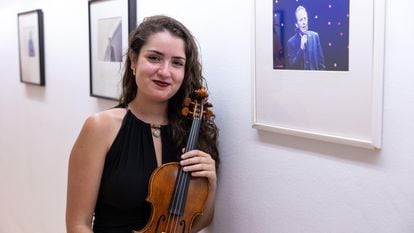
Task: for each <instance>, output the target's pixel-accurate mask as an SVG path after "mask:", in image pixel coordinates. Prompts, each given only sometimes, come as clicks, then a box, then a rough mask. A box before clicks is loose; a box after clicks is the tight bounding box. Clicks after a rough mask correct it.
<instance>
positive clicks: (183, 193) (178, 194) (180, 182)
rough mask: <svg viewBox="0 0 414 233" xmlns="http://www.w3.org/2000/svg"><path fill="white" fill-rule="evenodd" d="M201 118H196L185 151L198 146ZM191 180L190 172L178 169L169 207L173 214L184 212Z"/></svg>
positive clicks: (179, 214) (178, 214)
mask: <svg viewBox="0 0 414 233" xmlns="http://www.w3.org/2000/svg"><path fill="white" fill-rule="evenodd" d="M200 125H201V119H199V118H195V119H194V120H193V123H192V125H191V130H190V136H189V138H188V142H187V146H186V147H185V151H190V150H194V149H195V148H196V146H197V139H198V132H199V131H200ZM189 181H190V174H188V172H185V171H183V169H180V170H179V171H178V175H177V179H176V183H175V188H174V196H173V198H172V202H171V205H170V208H169V212H170V214H171V215H175V216H181V215H182V214H183V212H184V207H185V203H186V200H187V192H188V185H189Z"/></svg>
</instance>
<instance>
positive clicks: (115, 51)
mask: <svg viewBox="0 0 414 233" xmlns="http://www.w3.org/2000/svg"><path fill="white" fill-rule="evenodd" d="M136 9H137V8H136V0H89V2H88V12H89V65H90V79H89V81H90V85H89V86H90V96H93V97H97V98H104V99H110V100H118V98H119V95H120V91H121V77H122V74H121V70H122V66H123V64H124V61H125V53H126V51H127V48H128V36H129V33H130V32H131V31H132V30H134V29H135V27H136V21H137V16H136Z"/></svg>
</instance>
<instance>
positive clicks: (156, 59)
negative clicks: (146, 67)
mask: <svg viewBox="0 0 414 233" xmlns="http://www.w3.org/2000/svg"><path fill="white" fill-rule="evenodd" d="M148 60H150V61H151V62H159V61H161V58H160V57H159V56H152V55H151V56H148Z"/></svg>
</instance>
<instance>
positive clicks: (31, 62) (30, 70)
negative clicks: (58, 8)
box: [17, 9, 46, 86]
mask: <svg viewBox="0 0 414 233" xmlns="http://www.w3.org/2000/svg"><path fill="white" fill-rule="evenodd" d="M17 27H18V39H19V41H18V44H19V69H20V82H22V83H25V84H31V85H38V86H45V84H46V83H45V56H44V30H43V11H42V10H41V9H36V10H31V11H25V12H20V13H18V14H17Z"/></svg>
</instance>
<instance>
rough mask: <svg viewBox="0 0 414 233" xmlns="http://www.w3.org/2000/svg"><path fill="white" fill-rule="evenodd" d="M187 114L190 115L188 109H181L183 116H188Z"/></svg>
mask: <svg viewBox="0 0 414 233" xmlns="http://www.w3.org/2000/svg"><path fill="white" fill-rule="evenodd" d="M188 113H190V109H188V107H184V108H182V109H181V114H182V115H183V116H188Z"/></svg>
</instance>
